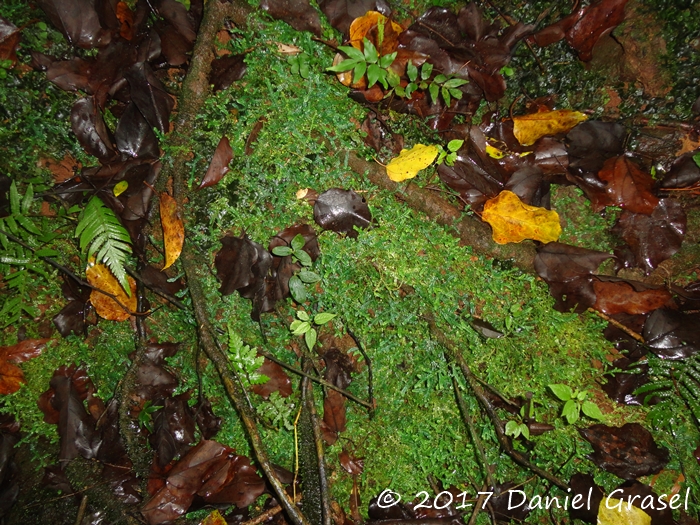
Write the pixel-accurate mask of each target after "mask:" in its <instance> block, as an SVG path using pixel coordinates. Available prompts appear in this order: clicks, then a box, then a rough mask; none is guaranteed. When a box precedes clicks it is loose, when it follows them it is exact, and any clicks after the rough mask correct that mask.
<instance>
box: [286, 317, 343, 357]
mask: <svg viewBox="0 0 700 525" xmlns="http://www.w3.org/2000/svg"><path fill="white" fill-rule="evenodd" d="M336 315H337V314H331V313H328V312H323V313H320V314H316V315H314V316H313V319H312V318H311V316H309V314H307V313H306V312H305V311H303V310H297V318H296V319H295V320H294V321H292V324H291V325H289V330H290V331H291V332H292V335H303V336H304V341H305V342H306V346H307V347H308V348H309V350H312V349H313V347H314V345H315V344H316V340H317V338H318V333H317V332H316V329H315V328H314V326H322V325H324V324H326V323H327V322H329V321H330V320H331V319H333V318H334V317H335V316H336Z"/></svg>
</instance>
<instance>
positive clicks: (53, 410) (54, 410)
mask: <svg viewBox="0 0 700 525" xmlns="http://www.w3.org/2000/svg"><path fill="white" fill-rule="evenodd" d="M53 377H67V378H68V379H70V381H71V383H72V385H73V386H74V387H75V389H76V391H77V393H78V397H79V399H80V401H81V402H82V401H85V400H87V401H88V405H89V406H90V413H91V414H92V415H93V416H94V419H97V418H98V417H99V416H100V415H101V413H102V412H101V409H100V406H99V404H100V403H98V402H97V398H96V397H95V393H96V392H97V389H96V388H95V385H94V384H93V383H92V380H91V379H90V377H89V376H88V375H87V371H86V369H85V367H84V366H79V367H78V366H76V365H75V364H72V365H70V366H59V367H58V368H57V369H56V370H55V371H54V374H53ZM37 405H38V406H39V409H40V410H41V411H42V412H43V413H44V421H46V422H47V423H49V424H53V425H56V424H58V422H59V418H60V414H59V409H58V407H57V402H56V392H55V390H54V389H53V388H49V389H48V390H47V391H46V392H44V393H43V394H41V396H39V399H38V401H37ZM102 408H103V407H102Z"/></svg>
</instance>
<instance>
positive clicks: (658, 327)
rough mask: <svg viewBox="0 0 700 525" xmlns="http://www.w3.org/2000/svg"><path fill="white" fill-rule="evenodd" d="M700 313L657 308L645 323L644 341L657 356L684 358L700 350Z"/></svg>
mask: <svg viewBox="0 0 700 525" xmlns="http://www.w3.org/2000/svg"><path fill="white" fill-rule="evenodd" d="M698 326H700V314H698V313H697V312H696V313H684V312H677V311H674V310H668V309H666V308H660V309H658V310H655V311H654V312H653V313H652V314H651V315H650V316H649V318H648V319H647V321H646V323H645V324H644V332H643V334H642V335H643V336H644V341H645V342H646V344H647V345H648V346H649V347H650V348H651V351H652V352H654V353H655V354H656V355H657V356H659V357H662V358H664V359H684V358H686V357H689V356H691V355H693V354H696V353H697V352H698V351H700V330H698Z"/></svg>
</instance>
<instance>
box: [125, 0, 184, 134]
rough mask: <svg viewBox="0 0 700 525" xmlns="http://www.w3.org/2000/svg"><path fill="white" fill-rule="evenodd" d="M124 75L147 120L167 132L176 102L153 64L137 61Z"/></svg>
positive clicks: (162, 131)
mask: <svg viewBox="0 0 700 525" xmlns="http://www.w3.org/2000/svg"><path fill="white" fill-rule="evenodd" d="M173 1H174V0H173ZM175 3H177V2H175ZM124 76H125V77H126V79H127V80H128V82H129V87H130V88H131V91H130V94H131V100H132V101H133V102H134V104H136V107H137V108H139V111H140V112H141V114H142V115H143V116H144V117H145V118H146V121H147V122H148V123H149V124H150V125H151V126H152V127H155V128H157V129H158V131H160V132H161V133H167V132H168V131H169V129H170V111H171V110H172V108H173V105H174V102H173V99H172V97H171V96H170V95H169V94H168V92H167V90H166V89H165V86H164V85H163V83H162V82H161V81H160V80H158V78H157V77H156V76H155V74H154V73H153V70H152V69H151V66H149V65H148V64H147V63H145V62H137V63H136V64H134V65H133V66H131V67H130V68H129V70H128V71H127V72H126V73H125V75H124Z"/></svg>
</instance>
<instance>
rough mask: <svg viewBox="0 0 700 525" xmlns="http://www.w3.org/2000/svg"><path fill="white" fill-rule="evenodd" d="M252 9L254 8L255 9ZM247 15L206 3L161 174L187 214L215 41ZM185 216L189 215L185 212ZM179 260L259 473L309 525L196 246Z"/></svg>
mask: <svg viewBox="0 0 700 525" xmlns="http://www.w3.org/2000/svg"><path fill="white" fill-rule="evenodd" d="M247 9H248V10H249V9H250V8H247ZM245 12H246V7H245V6H243V3H242V2H240V3H238V2H236V3H233V4H227V5H224V4H221V3H220V2H218V1H216V0H212V1H210V2H207V3H206V5H205V8H204V16H203V19H202V24H201V26H200V29H199V34H198V35H197V41H196V43H195V47H194V51H193V54H192V60H191V62H190V68H189V71H188V73H187V77H186V78H185V80H184V82H183V84H182V90H181V94H180V98H179V100H178V101H179V103H180V105H179V110H178V115H177V117H176V119H175V129H174V130H173V131H172V133H171V135H170V136H169V139H170V140H169V142H170V145H172V146H181V147H180V148H177V147H176V148H174V151H175V152H176V153H175V154H174V155H173V158H172V163H170V164H168V165H167V166H166V167H165V168H164V169H163V170H162V171H161V173H160V177H159V181H158V184H157V185H158V187H159V189H163V188H164V187H165V185H166V184H167V181H168V179H169V178H170V177H172V178H173V190H174V191H173V193H174V197H175V199H176V200H177V203H178V208H179V209H180V211H181V212H182V211H183V210H184V207H183V204H184V203H185V202H187V201H188V200H191V199H190V198H189V190H188V188H187V185H186V183H185V176H186V174H187V173H188V169H187V167H186V165H185V163H186V162H187V160H188V157H187V155H188V153H189V151H190V148H189V147H187V146H188V143H189V141H190V140H191V133H192V132H193V130H194V127H195V119H196V116H197V114H198V113H199V111H200V110H201V108H202V105H203V104H204V102H205V101H206V98H207V96H208V95H209V80H208V75H209V71H210V70H211V62H212V60H213V59H214V48H215V42H214V39H215V37H216V33H217V31H218V30H219V29H220V28H221V27H222V26H223V21H224V19H225V18H226V17H229V18H231V19H233V20H234V21H235V20H238V19H239V17H241V15H242V14H243V15H244V14H245ZM241 21H245V18H242V19H241ZM182 215H183V216H184V213H183V214H182ZM180 260H181V262H182V268H183V269H184V271H185V275H186V277H187V283H188V286H189V292H190V296H191V298H192V307H193V309H194V314H195V318H196V319H197V325H198V333H199V339H200V343H201V347H202V349H203V350H204V352H205V353H206V354H207V357H208V358H209V359H210V360H211V361H212V362H213V363H214V366H215V367H216V370H217V372H218V373H219V376H220V377H221V381H222V383H223V385H224V388H225V390H226V393H227V394H228V396H229V397H230V399H231V401H232V402H233V405H234V406H235V408H236V410H237V411H238V414H239V416H240V418H241V421H242V423H243V425H244V426H245V429H246V431H247V434H248V437H249V439H250V443H251V447H252V449H253V452H254V453H255V457H256V459H257V462H258V464H259V465H260V469H261V470H262V471H263V472H264V473H265V475H266V476H267V478H268V480H269V481H270V484H271V485H272V487H273V489H274V491H275V494H276V497H277V499H278V501H279V502H280V503H281V505H282V506H283V507H284V510H285V511H286V512H287V515H288V517H289V519H290V520H291V521H292V522H293V523H295V524H296V525H308V524H309V522H308V520H307V518H306V517H305V516H304V514H303V513H302V512H301V511H300V510H299V508H297V507H296V505H295V504H294V501H293V500H292V498H291V497H290V496H289V494H287V492H286V491H285V489H284V485H283V484H282V482H281V481H280V479H279V477H278V476H277V474H276V472H275V470H274V468H273V467H272V464H271V463H270V459H269V457H268V454H267V450H266V448H265V445H264V443H263V440H262V436H261V435H260V431H259V429H258V426H257V423H256V421H255V415H254V413H253V411H252V410H251V408H250V406H249V401H248V397H247V395H246V392H245V390H244V389H243V387H242V386H241V384H240V381H239V380H238V378H237V376H236V374H235V373H233V372H232V371H231V369H230V367H229V360H228V357H227V356H226V355H225V353H224V352H223V351H222V350H221V349H220V348H219V346H218V344H217V341H216V337H215V330H214V327H213V326H212V324H211V321H210V319H209V313H208V311H207V304H208V302H207V296H206V294H205V293H204V289H203V286H202V282H201V276H200V275H199V273H198V269H199V267H200V266H201V265H202V261H201V259H200V258H199V257H198V256H197V253H196V251H195V249H194V247H193V246H192V245H191V244H190V243H185V245H184V247H183V251H182V255H181V258H180Z"/></svg>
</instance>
